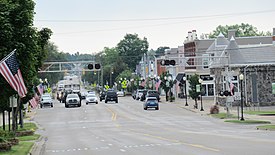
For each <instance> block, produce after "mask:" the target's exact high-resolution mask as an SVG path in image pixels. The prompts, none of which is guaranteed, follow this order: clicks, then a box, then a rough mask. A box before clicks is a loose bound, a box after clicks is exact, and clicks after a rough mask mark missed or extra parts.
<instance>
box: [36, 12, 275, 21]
mask: <svg viewBox="0 0 275 155" xmlns="http://www.w3.org/2000/svg"><path fill="white" fill-rule="evenodd" d="M270 12H275V10H262V11H251V12H239V13H227V14H213V15H205V16H183V17H164V18H140V19H97V20H96V19H95V20H90V19H87V20H77V19H71V20H62V19H59V20H50V19H37V20H35V21H37V22H52V23H98V22H141V21H167V20H182V19H197V18H210V17H224V16H234V15H238V16H240V15H251V14H260V13H270Z"/></svg>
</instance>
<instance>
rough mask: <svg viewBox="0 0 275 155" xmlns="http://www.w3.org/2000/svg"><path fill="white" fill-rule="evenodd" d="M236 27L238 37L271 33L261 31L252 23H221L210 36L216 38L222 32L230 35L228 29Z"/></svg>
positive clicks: (269, 33)
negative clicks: (223, 24)
mask: <svg viewBox="0 0 275 155" xmlns="http://www.w3.org/2000/svg"><path fill="white" fill-rule="evenodd" d="M231 29H235V30H236V37H248V36H264V35H271V32H266V33H265V32H262V31H261V32H259V31H258V30H257V28H256V27H254V26H253V25H250V24H244V23H241V24H235V25H225V26H222V25H219V26H218V27H217V28H216V29H215V30H214V31H213V32H211V33H210V35H209V37H210V38H216V37H217V36H218V35H219V34H220V33H222V34H223V35H224V36H225V37H227V35H228V30H231Z"/></svg>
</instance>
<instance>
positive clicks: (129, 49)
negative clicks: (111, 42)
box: [117, 34, 149, 71]
mask: <svg viewBox="0 0 275 155" xmlns="http://www.w3.org/2000/svg"><path fill="white" fill-rule="evenodd" d="M148 47H149V43H148V41H147V39H146V38H143V39H140V38H139V37H138V35H137V34H126V36H124V39H123V40H121V41H120V42H119V43H118V44H117V50H118V52H119V56H120V57H121V60H122V62H124V63H125V64H127V65H128V67H129V69H131V70H132V71H134V70H135V69H136V65H137V64H138V62H139V61H140V60H141V58H142V56H143V54H144V53H146V52H147V51H148Z"/></svg>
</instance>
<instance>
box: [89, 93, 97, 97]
mask: <svg viewBox="0 0 275 155" xmlns="http://www.w3.org/2000/svg"><path fill="white" fill-rule="evenodd" d="M87 97H96V96H95V94H88V95H87Z"/></svg>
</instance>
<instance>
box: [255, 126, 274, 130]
mask: <svg viewBox="0 0 275 155" xmlns="http://www.w3.org/2000/svg"><path fill="white" fill-rule="evenodd" d="M257 129H261V130H271V131H275V125H261V126H257Z"/></svg>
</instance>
